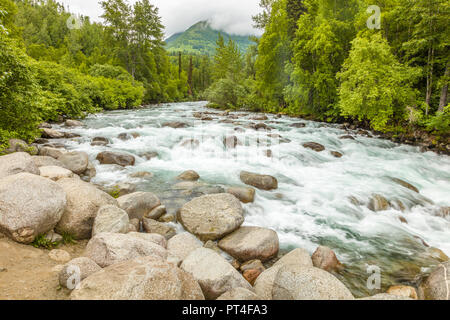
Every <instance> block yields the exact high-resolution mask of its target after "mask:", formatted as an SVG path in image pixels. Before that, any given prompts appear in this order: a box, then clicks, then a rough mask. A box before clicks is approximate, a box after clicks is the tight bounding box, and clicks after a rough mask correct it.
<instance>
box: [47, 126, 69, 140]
mask: <svg viewBox="0 0 450 320" xmlns="http://www.w3.org/2000/svg"><path fill="white" fill-rule="evenodd" d="M42 137H43V138H47V139H62V138H64V133H62V132H59V131H56V130H53V129H48V128H44V129H42Z"/></svg>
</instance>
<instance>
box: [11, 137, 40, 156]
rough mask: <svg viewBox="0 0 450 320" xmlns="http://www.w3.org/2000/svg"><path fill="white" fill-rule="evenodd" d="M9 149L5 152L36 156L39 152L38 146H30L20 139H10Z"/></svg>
mask: <svg viewBox="0 0 450 320" xmlns="http://www.w3.org/2000/svg"><path fill="white" fill-rule="evenodd" d="M8 142H9V147H8V149H6V150H4V152H5V153H14V152H26V153H28V154H31V155H35V154H37V153H38V152H39V150H38V149H37V148H36V146H29V145H28V143H26V142H25V141H23V140H20V139H9V141H8Z"/></svg>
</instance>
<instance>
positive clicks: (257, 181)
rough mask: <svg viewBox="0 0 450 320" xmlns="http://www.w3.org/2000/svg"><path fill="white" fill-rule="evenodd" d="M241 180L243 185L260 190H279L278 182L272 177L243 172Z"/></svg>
mask: <svg viewBox="0 0 450 320" xmlns="http://www.w3.org/2000/svg"><path fill="white" fill-rule="evenodd" d="M240 178H241V181H242V182H243V183H245V184H247V185H250V186H253V187H255V188H258V189H262V190H274V189H277V188H278V181H277V179H276V178H275V177H272V176H268V175H261V174H257V173H252V172H247V171H242V172H241V175H240Z"/></svg>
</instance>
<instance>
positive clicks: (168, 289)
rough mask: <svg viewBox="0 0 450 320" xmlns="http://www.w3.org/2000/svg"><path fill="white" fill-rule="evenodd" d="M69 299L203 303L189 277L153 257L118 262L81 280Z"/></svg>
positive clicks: (199, 291)
mask: <svg viewBox="0 0 450 320" xmlns="http://www.w3.org/2000/svg"><path fill="white" fill-rule="evenodd" d="M70 298H71V299H72V300H204V296H203V294H202V291H201V289H200V286H199V285H198V283H197V282H196V281H195V280H194V279H193V278H192V276H191V275H190V274H188V273H187V272H184V271H182V270H181V269H179V268H178V267H176V266H174V265H173V264H171V263H168V262H166V261H162V260H161V259H158V258H155V257H143V258H137V259H134V260H130V261H125V262H121V263H118V264H116V265H113V266H110V267H108V268H105V269H103V270H101V271H99V272H96V273H94V274H93V275H91V276H89V277H87V278H86V279H84V280H83V281H82V282H81V283H80V285H79V286H78V287H77V288H76V289H75V290H73V291H72V294H71V296H70Z"/></svg>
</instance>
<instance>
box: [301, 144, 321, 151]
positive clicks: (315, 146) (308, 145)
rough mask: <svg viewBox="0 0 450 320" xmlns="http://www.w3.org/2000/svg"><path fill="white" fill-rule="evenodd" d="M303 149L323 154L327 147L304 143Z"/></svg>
mask: <svg viewBox="0 0 450 320" xmlns="http://www.w3.org/2000/svg"><path fill="white" fill-rule="evenodd" d="M303 147H304V148H307V149H312V150H314V151H316V152H322V151H324V150H325V147H324V146H323V145H321V144H320V143H317V142H307V143H304V144H303Z"/></svg>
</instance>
